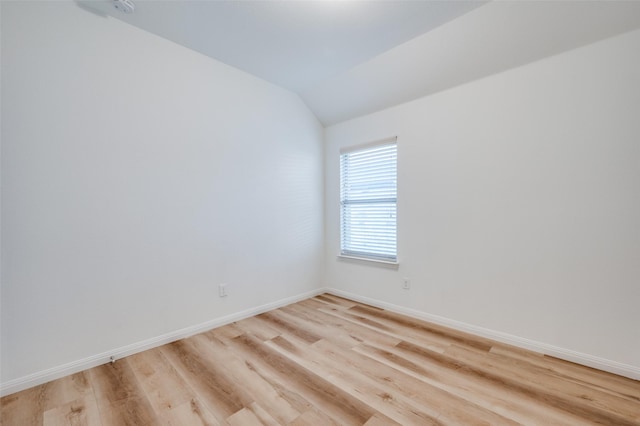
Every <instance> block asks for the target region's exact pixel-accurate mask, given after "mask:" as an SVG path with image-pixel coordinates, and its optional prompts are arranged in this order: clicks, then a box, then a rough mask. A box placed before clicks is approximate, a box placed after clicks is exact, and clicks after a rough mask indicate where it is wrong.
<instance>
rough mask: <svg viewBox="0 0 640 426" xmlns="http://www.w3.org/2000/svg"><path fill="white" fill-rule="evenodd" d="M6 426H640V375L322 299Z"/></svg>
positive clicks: (174, 349)
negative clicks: (639, 377) (618, 372)
mask: <svg viewBox="0 0 640 426" xmlns="http://www.w3.org/2000/svg"><path fill="white" fill-rule="evenodd" d="M0 402H1V409H2V412H1V420H2V425H4V426H13V425H16V426H30V425H46V426H49V425H55V426H58V425H103V426H116V425H117V426H120V425H229V426H251V425H295V426H302V425H313V426H317V425H367V426H380V425H517V424H524V425H619V426H631V425H635V426H640V382H638V381H635V380H631V379H628V378H625V377H620V376H616V375H613V374H610V373H606V372H603V371H599V370H595V369H592V368H588V367H584V366H581V365H577V364H573V363H570V362H567V361H563V360H559V359H556V358H553V357H549V356H544V355H541V354H537V353H534V352H530V351H526V350H523V349H519V348H514V347H511V346H508V345H504V344H501V343H497V342H494V341H491V340H488V339H485V338H480V337H477V336H473V335H470V334H466V333H463V332H459V331H456V330H451V329H448V328H445V327H442V326H439V325H435V324H431V323H427V322H424V321H420V320H417V319H414V318H410V317H407V316H404V315H400V314H396V313H393V312H389V311H386V310H383V309H378V308H375V307H372V306H367V305H364V304H361V303H357V302H353V301H350V300H347V299H343V298H340V297H336V296H333V295H328V294H324V295H320V296H317V297H314V298H312V299H308V300H305V301H302V302H299V303H295V304H292V305H289V306H285V307H283V308H280V309H276V310H274V311H271V312H267V313H264V314H261V315H258V316H256V317H252V318H248V319H246V320H242V321H238V322H235V323H233V324H229V325H226V326H224V327H220V328H217V329H214V330H211V331H208V332H206V333H202V334H198V335H196V336H193V337H190V338H188V339H183V340H180V341H177V342H174V343H171V344H168V345H164V346H162V347H159V348H155V349H151V350H148V351H145V352H142V353H139V354H136V355H132V356H130V357H127V358H124V359H121V360H118V361H116V362H115V363H113V364H105V365H102V366H99V367H96V368H92V369H90V370H87V371H84V372H81V373H77V374H73V375H71V376H68V377H64V378H62V379H59V380H55V381H52V382H49V383H46V384H43V385H40V386H36V387H34V388H31V389H27V390H25V391H22V392H18V393H15V394H13V395H8V396H6V397H4V398H2V400H1V401H0Z"/></svg>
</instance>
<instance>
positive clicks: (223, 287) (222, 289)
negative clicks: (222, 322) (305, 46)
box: [218, 284, 227, 297]
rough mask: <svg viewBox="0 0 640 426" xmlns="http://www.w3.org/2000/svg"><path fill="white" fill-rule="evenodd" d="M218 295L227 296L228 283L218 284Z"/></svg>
mask: <svg viewBox="0 0 640 426" xmlns="http://www.w3.org/2000/svg"><path fill="white" fill-rule="evenodd" d="M218 296H220V297H226V296H227V285H226V284H220V285H219V286H218Z"/></svg>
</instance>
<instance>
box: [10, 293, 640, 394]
mask: <svg viewBox="0 0 640 426" xmlns="http://www.w3.org/2000/svg"><path fill="white" fill-rule="evenodd" d="M322 293H330V294H334V295H336V296H341V297H345V298H347V299H351V300H354V301H356V302H362V303H366V304H368V305H372V306H376V307H379V308H382V309H386V310H389V311H392V312H397V313H400V314H404V315H408V316H410V317H414V318H418V319H421V320H425V321H429V322H433V323H435V324H440V325H443V326H445V327H450V328H453V329H456V330H460V331H465V332H467V333H471V334H475V335H478V336H482V337H486V338H488V339H492V340H496V341H498V342H502V343H506V344H509V345H513V346H517V347H520V348H524V349H529V350H532V351H535V352H539V353H543V354H546V355H551V356H554V357H557V358H561V359H564V360H567V361H571V362H575V363H578V364H582V365H586V366H589V367H593V368H597V369H599V370H603V371H608V372H611V373H614V374H619V375H621V376H625V377H629V378H631V379H635V380H640V368H639V367H635V366H632V365H627V364H622V363H619V362H616V361H611V360H608V359H604V358H599V357H596V356H592V355H588V354H584V353H581V352H576V351H572V350H569V349H564V348H560V347H557V346H553V345H548V344H546V343H541V342H536V341H533V340H529V339H525V338H522V337H518V336H513V335H511V334H507V333H502V332H499V331H494V330H489V329H486V328H483V327H477V326H475V325H470V324H466V323H463V322H460V321H455V320H452V319H448V318H444V317H440V316H438V315H432V314H428V313H426V312H422V311H419V310H416V309H410V308H405V307H403V306H399V305H394V304H391V303H387V302H382V301H380V300H376V299H371V298H368V297H364V296H359V295H357V294H353V293H348V292H345V291H342V290H337V289H334V288H329V287H324V288H318V289H315V290H312V291H308V292H305V293H302V294H299V295H296V296H292V297H287V298H285V299H281V300H278V301H275V302H271V303H267V304H265V305H261V306H257V307H255V308H251V309H247V310H244V311H240V312H237V313H235V314H231V315H227V316H224V317H220V318H216V319H213V320H210V321H207V322H204V323H201V324H197V325H194V326H191V327H186V328H183V329H181V330H176V331H173V332H171V333H167V334H164V335H161V336H157V337H154V338H151V339H147V340H143V341H141V342H137V343H133V344H131V345H127V346H123V347H120V348H116V349H114V350H111V351H108V352H103V353H101V354H97V355H93V356H90V357H88V358H84V359H81V360H77V361H74V362H70V363H67V364H63V365H60V366H58V367H53V368H50V369H47V370H43V371H38V372H36V373H33V374H29V375H28V376H24V377H20V378H18V379H14V380H10V381H8V382H5V383H2V384H1V385H0V396H6V395H10V394H12V393H15V392H19V391H21V390H24V389H28V388H30V387H33V386H37V385H41V384H43V383H46V382H49V381H51V380H55V379H59V378H61V377H64V376H68V375H69V374H74V373H77V372H80V371H84V370H87V369H89V368H93V367H96V366H98V365H102V364H106V363H108V362H110V361H111V357H114V359H120V358H124V357H126V356H129V355H133V354H136V353H138V352H142V351H146V350H148V349H152V348H156V347H158V346H162V345H164V344H167V343H171V342H175V341H176V340H180V339H184V338H186V337H189V336H193V335H194V334H198V333H202V332H204V331H208V330H211V329H213V328H216V327H220V326H223V325H225V324H229V323H232V322H234V321H239V320H242V319H244V318H249V317H252V316H254V315H258V314H261V313H263V312H267V311H270V310H272V309H277V308H280V307H282V306H285V305H289V304H291V303H295V302H299V301H301V300H304V299H307V298H310V297H314V296H317V295H319V294H322Z"/></svg>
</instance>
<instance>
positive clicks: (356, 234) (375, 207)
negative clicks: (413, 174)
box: [340, 138, 397, 262]
mask: <svg viewBox="0 0 640 426" xmlns="http://www.w3.org/2000/svg"><path fill="white" fill-rule="evenodd" d="M396 163H397V154H396V139H395V138H393V139H387V140H385V141H381V142H378V143H375V144H371V145H368V146H366V147H361V148H359V149H355V150H345V151H341V152H340V254H341V255H342V256H350V257H360V258H366V259H373V260H380V261H387V262H396V261H397V254H396V198H397V166H396Z"/></svg>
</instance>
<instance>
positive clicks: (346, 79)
mask: <svg viewBox="0 0 640 426" xmlns="http://www.w3.org/2000/svg"><path fill="white" fill-rule="evenodd" d="M78 3H80V4H81V5H82V6H83V7H85V8H89V9H91V10H93V11H97V12H99V13H102V14H106V15H109V16H112V17H114V18H117V19H121V20H123V21H125V22H128V23H129V24H131V25H135V26H137V27H139V28H141V29H144V30H146V31H149V32H151V33H154V34H157V35H159V36H161V37H164V38H166V39H169V40H171V41H173V42H176V43H179V44H181V45H183V46H185V47H188V48H190V49H193V50H196V51H198V52H201V53H203V54H205V55H208V56H210V57H212V58H214V59H217V60H219V61H221V62H224V63H227V64H229V65H231V66H233V67H236V68H238V69H241V70H244V71H246V72H248V73H251V74H253V75H255V76H257V77H260V78H262V79H265V80H267V81H270V82H272V83H274V84H277V85H279V86H282V87H284V88H286V89H289V90H292V91H294V92H296V93H298V94H299V95H300V97H301V98H302V100H303V101H304V102H305V103H306V104H307V105H308V106H309V108H310V109H311V110H312V111H313V112H314V113H315V114H316V116H317V117H318V119H319V120H320V121H321V122H322V123H323V124H324V125H330V124H334V123H337V122H340V121H343V120H347V119H350V118H353V117H357V116H359V115H363V114H366V113H370V112H373V111H377V110H380V109H384V108H387V107H390V106H393V105H397V104H399V103H402V102H407V101H410V100H412V99H416V98H419V97H422V96H425V95H429V94H432V93H435V92H438V91H441V90H446V89H448V88H451V87H454V86H457V85H460V84H464V83H466V82H469V81H473V80H476V79H479V78H482V77H485V76H487V75H491V74H495V73H498V72H501V71H504V70H506V69H509V68H513V67H516V66H520V65H524V64H526V63H530V62H533V61H536V60H538V59H541V58H544V57H547V56H550V55H554V54H557V53H561V52H563V51H566V50H570V49H573V48H576V47H579V46H582V45H586V44H589V43H592V42H595V41H597V40H600V39H604V38H607V37H611V36H613V35H616V34H620V33H623V32H626V31H630V30H633V29H637V28H640V2H633V1H535V0H534V1H527V0H520V1H493V2H481V1H450V0H446V1H415V0H411V1H375V0H371V1H349V0H343V1H335V0H334V1H327V0H325V1H237V0H235V1H202V0H195V1H194V0H181V1H171V0H169V1H165V0H135V13H133V14H123V13H121V12H120V11H118V10H116V9H115V8H114V7H113V2H112V0H98V1H84V0H78Z"/></svg>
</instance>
